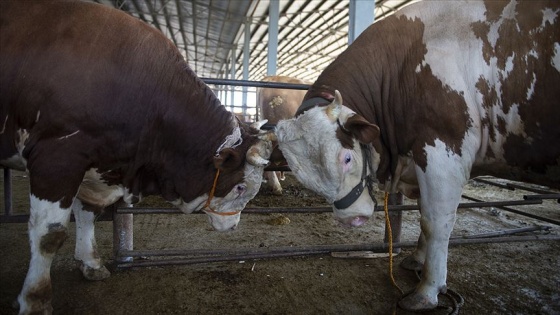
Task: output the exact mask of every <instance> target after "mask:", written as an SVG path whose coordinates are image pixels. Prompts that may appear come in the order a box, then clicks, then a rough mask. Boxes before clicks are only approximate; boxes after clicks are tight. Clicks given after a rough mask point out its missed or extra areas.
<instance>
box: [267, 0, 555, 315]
mask: <svg viewBox="0 0 560 315" xmlns="http://www.w3.org/2000/svg"><path fill="white" fill-rule="evenodd" d="M343 100H344V101H343ZM559 102H560V2H559V1H514V0H511V1H497V0H488V1H421V2H417V3H414V4H411V5H409V6H407V7H404V8H403V9H401V10H399V11H397V12H396V13H395V14H394V15H392V16H390V17H387V18H385V19H383V20H380V21H378V22H376V23H374V24H373V25H371V26H370V27H369V28H368V29H366V30H365V31H364V32H363V33H362V34H361V35H360V36H359V37H358V38H357V39H356V41H354V42H353V43H352V45H350V46H349V47H348V49H347V50H346V51H344V52H343V53H342V54H341V55H340V56H338V57H337V58H336V60H334V61H333V62H332V63H331V64H330V65H329V66H328V67H327V68H326V69H325V70H324V71H323V72H322V73H321V75H320V76H319V78H318V79H317V81H316V82H315V83H314V84H313V86H312V87H311V88H310V89H309V91H308V92H307V94H306V96H305V100H304V101H303V103H302V106H301V108H300V109H299V110H298V115H296V117H297V118H294V119H289V120H281V121H279V122H278V124H277V126H276V136H277V140H278V145H279V147H280V150H282V153H283V155H284V157H285V158H286V159H287V161H288V164H289V166H290V169H291V170H292V172H293V174H294V175H295V176H296V177H297V178H298V180H300V181H301V182H303V183H304V184H305V185H306V186H307V187H308V188H310V189H312V190H313V191H315V192H317V193H319V194H321V195H323V196H324V197H325V198H326V199H327V200H328V202H329V203H331V204H332V205H333V210H334V215H335V217H336V218H337V219H338V220H339V221H340V222H342V223H343V224H346V225H351V226H359V225H361V224H363V223H364V222H366V220H367V219H368V218H369V217H371V215H372V214H373V210H374V206H375V201H374V200H372V198H371V197H370V194H369V193H368V192H367V190H370V188H371V186H372V183H373V179H374V178H376V179H377V180H378V182H379V183H380V187H381V188H382V189H383V190H385V191H386V192H389V193H397V192H402V193H403V194H404V195H405V196H407V197H409V198H414V199H418V205H419V206H420V213H421V218H420V226H421V233H420V237H419V239H418V245H417V247H416V250H415V251H414V253H413V254H412V256H410V257H408V258H406V259H405V260H403V262H402V264H401V265H402V266H403V267H405V268H407V269H414V270H421V271H422V276H421V280H420V282H419V284H418V285H417V286H416V288H415V290H413V291H411V292H410V293H408V294H407V295H406V296H404V297H403V299H402V300H401V301H400V302H399V305H400V306H401V307H402V308H404V309H407V310H414V311H418V310H427V309H433V308H435V307H436V306H437V304H438V294H439V293H444V292H445V291H446V288H447V284H446V283H447V281H446V279H447V256H448V244H449V237H450V235H451V231H452V229H453V226H454V224H455V217H456V209H457V206H458V204H459V202H460V200H461V192H462V189H463V186H464V185H465V184H466V183H467V181H468V180H469V178H470V177H475V176H479V175H485V174H488V175H494V176H497V177H503V178H508V179H513V180H518V181H527V182H532V183H537V184H542V185H546V186H550V187H553V188H560V106H559ZM271 135H272V134H271ZM335 294H336V293H335Z"/></svg>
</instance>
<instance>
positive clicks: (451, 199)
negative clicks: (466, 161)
mask: <svg viewBox="0 0 560 315" xmlns="http://www.w3.org/2000/svg"><path fill="white" fill-rule="evenodd" d="M434 160H435V161H433V163H430V160H428V166H427V167H426V171H425V172H424V171H423V170H422V169H421V168H419V167H417V172H416V173H417V177H418V183H419V186H420V195H421V207H422V212H421V218H420V227H421V230H422V235H423V237H424V240H425V243H424V245H425V246H423V245H421V246H420V247H419V250H417V251H416V253H415V254H417V255H418V256H417V257H415V258H417V259H419V260H420V259H421V256H422V250H423V248H425V249H424V250H425V260H424V266H423V268H422V277H421V280H420V283H418V285H417V287H416V289H415V290H414V291H413V292H412V293H411V294H409V295H407V296H405V297H404V298H403V299H402V300H401V301H400V302H399V306H401V307H402V308H404V309H406V310H413V311H418V310H427V309H433V308H435V307H436V306H437V304H438V298H437V296H438V294H439V293H444V292H445V291H446V290H447V287H446V278H447V254H448V245H449V237H450V235H451V231H452V230H453V225H454V224H455V214H456V210H457V206H458V205H459V201H460V199H461V191H462V188H463V185H464V184H465V183H466V181H467V178H468V172H465V171H464V168H463V166H462V165H461V160H460V157H457V156H455V155H448V152H446V151H445V150H443V152H442V154H440V155H439V158H438V159H434ZM421 238H422V236H421ZM420 262H421V261H420Z"/></svg>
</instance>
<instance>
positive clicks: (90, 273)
mask: <svg viewBox="0 0 560 315" xmlns="http://www.w3.org/2000/svg"><path fill="white" fill-rule="evenodd" d="M80 270H81V271H82V274H83V275H84V277H85V278H86V279H88V280H91V281H99V280H104V279H107V278H109V276H110V275H111V273H110V272H109V270H107V268H105V266H101V267H100V268H97V269H96V268H92V267H90V266H86V265H85V264H83V263H81V264H80Z"/></svg>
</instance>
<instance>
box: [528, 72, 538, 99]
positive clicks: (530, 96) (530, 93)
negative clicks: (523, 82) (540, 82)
mask: <svg viewBox="0 0 560 315" xmlns="http://www.w3.org/2000/svg"><path fill="white" fill-rule="evenodd" d="M535 83H537V76H536V75H535V73H533V80H532V81H531V86H529V88H528V89H527V101H530V100H531V99H532V98H533V95H534V94H535Z"/></svg>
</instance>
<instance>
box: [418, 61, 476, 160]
mask: <svg viewBox="0 0 560 315" xmlns="http://www.w3.org/2000/svg"><path fill="white" fill-rule="evenodd" d="M418 89H419V90H420V91H426V92H424V93H421V94H420V97H419V99H418V104H416V106H415V108H414V111H416V113H417V116H416V121H415V122H414V124H413V125H414V126H417V128H418V130H417V135H415V136H414V135H413V136H412V137H415V139H416V141H415V142H414V144H413V147H412V153H413V157H414V162H415V163H416V164H417V165H418V166H420V167H421V168H422V170H423V171H426V166H427V165H428V161H427V155H426V152H425V151H424V148H425V146H426V145H428V146H435V140H436V139H439V140H440V141H442V142H443V143H445V145H446V147H447V150H449V151H451V152H453V153H455V154H457V155H459V156H460V155H461V146H462V144H463V138H464V136H465V134H466V132H467V130H468V129H469V128H470V127H471V125H472V120H471V118H470V116H469V113H468V106H467V103H466V102H465V98H464V96H463V95H462V93H461V94H460V93H458V92H457V91H454V90H452V89H451V88H450V87H449V86H447V85H445V84H444V83H443V82H441V81H440V80H439V79H438V78H437V77H436V76H435V75H434V74H433V73H432V71H431V68H430V66H429V65H426V66H425V67H422V69H421V71H420V73H418Z"/></svg>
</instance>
